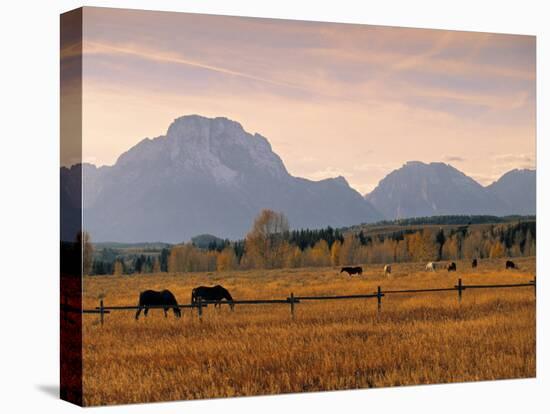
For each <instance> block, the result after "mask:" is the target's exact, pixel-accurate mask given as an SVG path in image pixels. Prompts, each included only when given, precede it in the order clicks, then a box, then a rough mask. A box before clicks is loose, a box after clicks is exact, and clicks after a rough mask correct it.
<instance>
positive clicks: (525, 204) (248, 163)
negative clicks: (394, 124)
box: [61, 115, 536, 243]
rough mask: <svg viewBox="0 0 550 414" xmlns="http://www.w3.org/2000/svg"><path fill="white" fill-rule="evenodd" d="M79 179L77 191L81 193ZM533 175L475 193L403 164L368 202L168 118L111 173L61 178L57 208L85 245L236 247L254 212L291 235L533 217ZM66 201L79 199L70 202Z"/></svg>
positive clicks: (341, 183) (248, 137) (345, 187)
mask: <svg viewBox="0 0 550 414" xmlns="http://www.w3.org/2000/svg"><path fill="white" fill-rule="evenodd" d="M80 174H82V182H83V186H82V187H83V188H82V189H81V188H80V187H79V185H80ZM535 177H536V174H535V171H531V170H513V171H510V172H509V173H507V174H505V175H504V176H503V177H501V178H500V179H499V180H497V181H496V182H495V183H493V184H491V185H490V186H488V187H483V186H481V185H480V184H479V183H477V182H476V181H475V180H473V179H472V178H470V177H468V176H466V175H465V174H463V173H462V172H460V171H459V170H457V169H456V168H454V167H452V166H450V165H447V164H444V163H430V164H425V163H422V162H419V161H411V162H408V163H406V164H405V165H403V166H402V167H401V168H399V169H397V170H395V171H393V172H391V173H390V174H388V175H387V176H386V177H385V178H383V179H382V180H381V181H380V183H379V184H378V186H377V187H376V188H375V189H374V190H373V191H372V192H371V193H370V194H368V195H366V196H362V195H361V194H359V193H358V192H357V191H356V190H354V189H353V188H351V187H350V186H349V184H348V182H347V181H346V179H345V178H344V177H335V178H328V179H324V180H320V181H312V180H308V179H305V178H300V177H294V176H292V175H290V174H289V173H288V171H287V169H286V167H285V165H284V163H283V161H282V160H281V158H280V157H279V156H278V155H277V154H276V153H275V152H273V150H272V148H271V145H270V144H269V142H268V140H267V139H266V138H265V137H263V136H261V135H260V134H250V133H248V132H246V131H245V130H244V129H243V127H242V126H241V125H240V124H239V123H238V122H235V121H232V120H229V119H227V118H221V117H219V118H206V117H202V116H198V115H189V116H183V117H180V118H177V119H176V120H174V121H173V122H172V124H171V125H170V126H169V128H168V130H167V133H166V135H163V136H159V137H156V138H153V139H150V138H146V139H143V140H142V141H140V142H139V143H138V144H136V145H135V146H133V147H132V148H130V149H129V150H128V151H126V152H125V153H123V154H121V155H120V156H119V158H118V159H117V161H116V163H115V164H114V165H112V166H103V167H100V168H98V167H96V166H94V165H92V164H82V165H78V166H72V167H71V168H65V167H62V168H61V203H62V206H63V207H64V208H65V211H69V212H74V215H75V217H72V219H71V220H69V221H70V224H71V225H70V226H65V228H62V240H74V236H75V235H74V228H79V223H80V207H79V203H80V196H79V195H80V193H81V192H82V206H83V226H84V229H85V230H87V231H89V232H90V233H91V236H92V240H93V241H94V242H107V241H109V242H121V243H136V242H147V241H151V240H156V241H161V242H167V243H179V242H181V241H183V240H190V239H191V238H192V237H194V236H197V235H200V234H212V235H215V236H217V237H220V238H223V239H225V238H228V239H232V240H235V239H241V238H243V237H244V236H245V235H246V232H247V231H248V230H249V229H250V228H251V226H252V222H253V220H254V218H255V217H256V215H257V214H258V213H259V211H260V210H261V209H264V208H270V209H273V210H276V211H281V212H283V213H284V214H285V215H286V216H287V217H288V219H289V222H290V225H291V227H292V228H293V229H300V228H312V229H314V228H324V227H327V226H332V227H334V228H339V227H347V226H352V225H357V224H361V223H372V222H377V221H380V220H394V219H399V218H410V217H424V216H434V215H437V216H440V215H455V214H458V215H496V216H504V215H513V214H534V213H535V179H536V178H535ZM74 195H78V196H77V197H75V196H74Z"/></svg>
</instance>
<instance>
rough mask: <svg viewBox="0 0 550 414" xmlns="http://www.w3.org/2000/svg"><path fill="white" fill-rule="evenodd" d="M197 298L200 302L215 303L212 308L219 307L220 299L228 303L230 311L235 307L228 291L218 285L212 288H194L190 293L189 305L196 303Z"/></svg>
mask: <svg viewBox="0 0 550 414" xmlns="http://www.w3.org/2000/svg"><path fill="white" fill-rule="evenodd" d="M199 298H200V299H201V300H212V301H216V302H217V303H216V304H214V307H216V306H221V301H222V299H225V300H227V301H228V302H229V306H231V309H233V308H234V307H235V305H234V304H233V297H232V296H231V294H230V293H229V291H228V290H227V289H226V288H224V287H223V286H220V285H216V286H212V287H209V286H199V287H196V288H195V289H193V290H192V291H191V303H197V302H198V301H199Z"/></svg>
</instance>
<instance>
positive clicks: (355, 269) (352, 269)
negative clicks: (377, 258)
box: [340, 266, 363, 276]
mask: <svg viewBox="0 0 550 414" xmlns="http://www.w3.org/2000/svg"><path fill="white" fill-rule="evenodd" d="M342 272H347V273H348V275H350V276H351V275H355V274H358V275H361V274H363V268H362V267H361V266H355V267H351V266H348V267H343V268H342V270H340V273H342Z"/></svg>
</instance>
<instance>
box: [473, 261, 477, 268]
mask: <svg viewBox="0 0 550 414" xmlns="http://www.w3.org/2000/svg"><path fill="white" fill-rule="evenodd" d="M476 267H477V259H474V260H472V269H475V268H476Z"/></svg>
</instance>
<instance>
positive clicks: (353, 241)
mask: <svg viewBox="0 0 550 414" xmlns="http://www.w3.org/2000/svg"><path fill="white" fill-rule="evenodd" d="M360 247H361V243H360V242H359V240H358V239H357V237H355V235H354V234H352V233H349V234H346V235H345V236H344V243H343V244H342V247H341V249H340V263H341V264H342V265H352V264H355V263H356V261H357V259H358V256H359V248H360Z"/></svg>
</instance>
